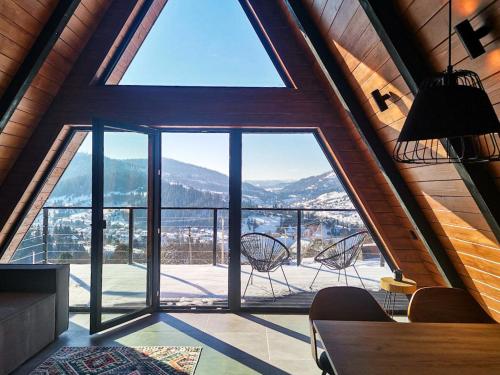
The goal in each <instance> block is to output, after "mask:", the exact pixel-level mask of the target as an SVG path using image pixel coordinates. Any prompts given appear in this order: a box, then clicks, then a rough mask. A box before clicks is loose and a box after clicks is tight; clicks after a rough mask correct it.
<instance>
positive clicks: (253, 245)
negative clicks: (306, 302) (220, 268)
mask: <svg viewBox="0 0 500 375" xmlns="http://www.w3.org/2000/svg"><path fill="white" fill-rule="evenodd" d="M241 254H242V255H243V256H244V257H245V258H247V260H248V263H250V266H251V267H252V271H251V272H250V276H249V277H248V281H247V285H246V287H245V291H244V292H243V297H245V294H246V292H247V289H248V285H249V284H250V280H252V277H253V271H254V270H256V271H258V272H265V273H267V277H268V279H269V284H270V285H271V292H272V293H273V301H276V296H275V294H274V289H273V283H272V281H271V275H270V274H269V273H270V272H274V271H276V270H277V269H278V268H281V272H283V277H284V278H285V282H286V286H287V287H288V290H289V291H290V293H291V292H292V290H291V289H290V285H289V284H288V280H287V278H286V275H285V271H284V270H283V263H284V262H286V261H287V260H288V259H289V258H290V251H289V250H288V248H287V247H286V246H285V245H284V244H283V243H282V242H281V241H279V240H277V239H276V238H274V237H271V236H269V235H267V234H264V233H247V234H244V235H243V236H241Z"/></svg>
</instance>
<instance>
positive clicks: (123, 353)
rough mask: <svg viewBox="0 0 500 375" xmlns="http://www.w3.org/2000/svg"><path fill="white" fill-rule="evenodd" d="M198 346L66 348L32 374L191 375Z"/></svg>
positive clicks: (198, 356) (198, 350)
mask: <svg viewBox="0 0 500 375" xmlns="http://www.w3.org/2000/svg"><path fill="white" fill-rule="evenodd" d="M200 353H201V347H193V346H140V347H134V348H128V347H125V346H108V347H100V346H85V347H70V346H65V347H63V348H61V349H59V350H58V351H57V352H56V353H55V354H53V355H52V356H50V358H49V359H47V360H46V361H45V362H43V363H42V364H41V365H40V366H38V367H37V368H36V369H35V370H34V371H32V372H31V375H96V374H106V375H118V374H119V375H192V374H194V370H195V368H196V365H197V363H198V359H199V358H200Z"/></svg>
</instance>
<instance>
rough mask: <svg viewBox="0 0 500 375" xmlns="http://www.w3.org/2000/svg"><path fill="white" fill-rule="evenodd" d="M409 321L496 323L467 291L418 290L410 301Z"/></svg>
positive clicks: (450, 289) (444, 288) (442, 288)
mask: <svg viewBox="0 0 500 375" xmlns="http://www.w3.org/2000/svg"><path fill="white" fill-rule="evenodd" d="M408 319H409V320H410V321H411V322H414V323H416V322H421V323H496V322H495V320H493V318H491V317H490V316H489V315H488V314H487V313H486V312H485V311H484V310H483V308H482V307H481V305H479V303H477V301H476V300H475V299H474V297H472V296H471V295H470V294H469V293H468V292H467V291H466V290H463V289H459V288H447V287H427V288H421V289H418V290H417V291H416V292H415V293H414V294H413V296H412V297H411V300H410V305H409V307H408Z"/></svg>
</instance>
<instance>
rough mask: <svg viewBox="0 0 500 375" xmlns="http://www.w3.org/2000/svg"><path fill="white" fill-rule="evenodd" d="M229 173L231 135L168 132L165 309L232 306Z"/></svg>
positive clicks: (165, 145)
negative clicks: (229, 282) (229, 241)
mask: <svg viewBox="0 0 500 375" xmlns="http://www.w3.org/2000/svg"><path fill="white" fill-rule="evenodd" d="M228 174H229V135H228V134H227V133H206V132H203V133H201V132H196V133H184V132H164V133H163V134H162V179H161V206H162V209H161V245H160V248H161V272H160V280H161V283H160V284H161V293H160V302H161V304H162V306H163V307H166V308H186V307H189V308H195V307H196V308H198V307H202V308H206V307H215V308H225V307H227V298H228V297H227V296H228V282H227V280H228V276H227V275H228V248H229V247H228V239H229V225H228V204H229V190H228V186H229V177H228Z"/></svg>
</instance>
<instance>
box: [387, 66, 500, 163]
mask: <svg viewBox="0 0 500 375" xmlns="http://www.w3.org/2000/svg"><path fill="white" fill-rule="evenodd" d="M393 158H394V160H395V161H397V162H401V163H412V164H437V163H452V162H463V163H473V162H484V161H495V160H500V123H499V121H498V118H497V115H496V113H495V111H494V109H493V106H492V105H491V102H490V100H489V98H488V95H487V94H486V92H485V91H484V89H483V86H482V84H481V80H480V79H479V76H478V75H477V74H476V73H474V72H471V71H468V70H458V71H454V70H451V69H448V70H447V71H446V72H443V73H441V74H438V75H436V76H433V77H429V78H427V79H426V80H425V81H424V82H423V83H422V85H421V86H420V88H419V91H418V94H417V96H416V97H415V100H414V102H413V105H412V107H411V109H410V112H409V113H408V116H407V118H406V121H405V123H404V126H403V129H402V130H401V133H400V135H399V138H398V140H397V143H396V146H395V148H394V153H393Z"/></svg>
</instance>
